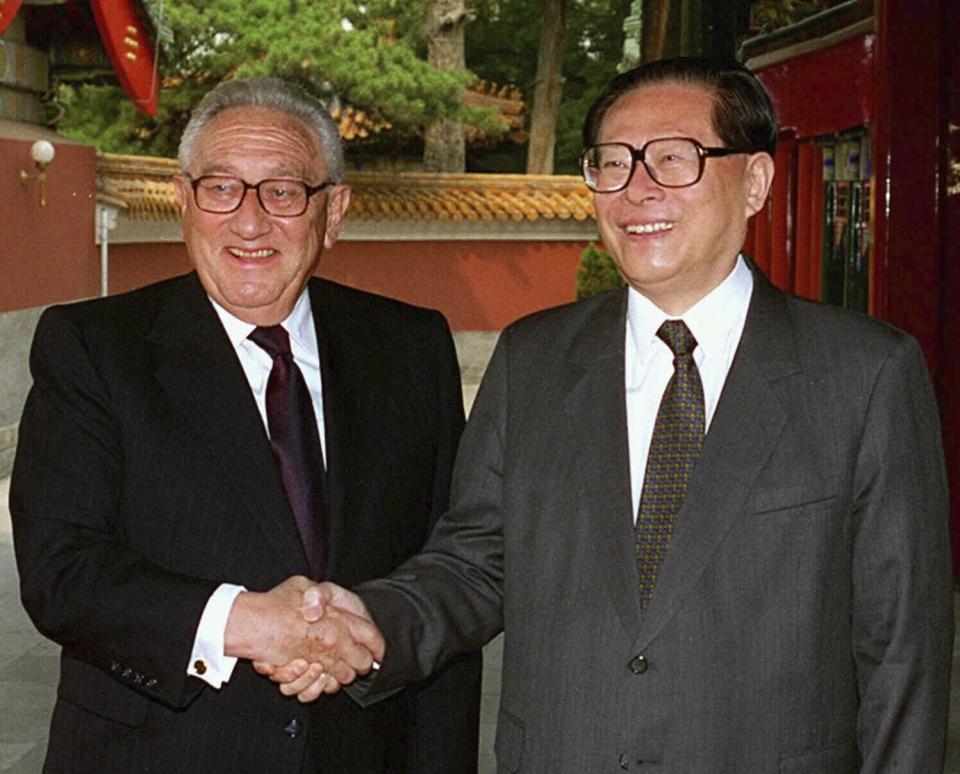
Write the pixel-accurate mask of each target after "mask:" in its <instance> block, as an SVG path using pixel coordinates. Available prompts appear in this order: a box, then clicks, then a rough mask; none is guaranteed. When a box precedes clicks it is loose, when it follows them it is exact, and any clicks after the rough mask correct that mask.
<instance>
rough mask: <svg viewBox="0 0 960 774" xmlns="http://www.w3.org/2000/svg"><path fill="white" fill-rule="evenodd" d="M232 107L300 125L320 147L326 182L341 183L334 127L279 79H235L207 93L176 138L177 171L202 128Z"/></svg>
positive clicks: (315, 104)
mask: <svg viewBox="0 0 960 774" xmlns="http://www.w3.org/2000/svg"><path fill="white" fill-rule="evenodd" d="M235 107H261V108H269V109H270V110H277V111H279V112H281V113H286V114H287V115H289V116H292V117H293V118H295V119H297V120H298V121H300V122H301V123H302V124H303V126H304V127H305V128H306V129H307V130H308V131H309V132H310V133H311V134H313V135H314V136H315V137H316V138H317V140H318V141H319V143H320V148H321V150H322V151H323V161H324V166H325V167H326V170H327V178H328V179H329V180H332V181H333V182H335V183H339V182H340V181H341V180H343V167H344V164H343V147H342V146H341V144H340V132H339V130H338V129H337V125H336V124H335V123H334V121H333V119H332V118H331V117H330V114H329V113H328V112H327V110H326V108H325V107H324V106H323V103H322V102H320V100H318V99H316V98H315V97H314V96H312V95H311V94H309V93H307V92H306V91H304V90H303V89H301V88H299V87H298V86H296V85H294V84H293V83H290V82H289V81H284V80H281V79H280V78H237V79H235V80H231V81H223V82H222V83H219V84H218V85H217V86H215V87H214V88H213V89H211V90H210V91H208V92H207V93H206V95H205V96H204V97H203V99H202V100H200V103H199V104H198V105H197V106H196V107H195V108H194V109H193V112H192V113H191V114H190V120H189V121H188V122H187V126H186V128H185V129H184V130H183V135H182V136H181V137H180V147H179V149H178V152H177V155H178V158H179V160H180V167H181V169H183V170H184V171H186V169H187V166H188V165H189V163H190V160H191V159H192V157H193V146H194V144H195V143H196V140H197V136H198V135H199V134H200V132H201V131H202V130H203V128H204V127H205V126H206V125H207V124H208V123H210V121H211V120H212V119H213V118H214V117H216V116H217V115H218V114H219V113H221V112H223V111H224V110H228V109H230V108H235Z"/></svg>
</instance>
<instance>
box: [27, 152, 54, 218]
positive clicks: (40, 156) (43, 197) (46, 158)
mask: <svg viewBox="0 0 960 774" xmlns="http://www.w3.org/2000/svg"><path fill="white" fill-rule="evenodd" d="M56 155H57V151H56V149H55V148H54V147H53V143H52V142H48V141H47V140H37V141H36V142H35V143H34V144H33V145H31V146H30V157H31V158H32V159H33V163H34V166H35V167H36V168H37V171H36V173H35V174H32V175H31V174H30V173H29V172H27V170H25V169H21V170H20V182H21V183H22V184H23V185H26V184H27V183H28V182H29V181H30V180H31V179H32V178H34V177H35V178H36V179H37V186H38V187H39V189H40V206H41V207H46V206H47V167H48V166H50V162H51V161H53V157H54V156H56Z"/></svg>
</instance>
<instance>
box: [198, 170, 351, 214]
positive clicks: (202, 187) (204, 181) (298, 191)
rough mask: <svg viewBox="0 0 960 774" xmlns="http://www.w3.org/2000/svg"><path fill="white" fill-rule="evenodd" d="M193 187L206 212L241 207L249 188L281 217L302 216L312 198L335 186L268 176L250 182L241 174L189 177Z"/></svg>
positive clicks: (272, 212) (263, 203)
mask: <svg viewBox="0 0 960 774" xmlns="http://www.w3.org/2000/svg"><path fill="white" fill-rule="evenodd" d="M187 180H189V181H190V185H191V187H192V188H193V198H194V201H196V203H197V207H199V208H200V209H201V210H203V211H204V212H213V213H216V214H218V215H225V214H227V213H229V212H233V211H234V210H237V209H239V208H240V205H241V204H242V203H243V197H244V196H246V195H247V191H250V190H253V191H256V193H257V201H258V202H260V206H261V207H263V209H264V210H265V211H266V212H267V213H268V214H269V215H276V216H278V217H282V218H295V217H297V216H298V215H303V213H305V212H306V211H307V206H308V205H309V204H310V197H311V196H313V195H314V194H315V193H319V192H320V191H323V190H326V189H327V188H329V187H330V186H332V185H334V183H333V181H332V180H327V181H325V182H323V183H320V185H307V184H306V183H305V182H303V181H302V180H294V179H289V178H269V179H267V180H261V181H260V182H259V183H248V182H247V181H246V180H241V179H240V178H239V177H229V176H226V175H203V176H202V177H198V178H196V179H193V178H191V177H189V176H187Z"/></svg>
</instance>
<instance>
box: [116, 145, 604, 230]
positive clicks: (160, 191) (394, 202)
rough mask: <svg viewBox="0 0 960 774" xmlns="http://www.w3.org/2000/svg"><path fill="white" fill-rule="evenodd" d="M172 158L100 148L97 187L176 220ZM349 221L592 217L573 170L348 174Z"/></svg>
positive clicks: (145, 216)
mask: <svg viewBox="0 0 960 774" xmlns="http://www.w3.org/2000/svg"><path fill="white" fill-rule="evenodd" d="M178 171H179V165H178V164H177V162H176V160H175V159H158V158H152V157H149V156H122V155H116V154H102V155H100V156H99V157H98V159H97V181H98V191H99V192H100V193H101V194H103V195H105V196H110V197H113V198H116V199H119V200H121V201H123V202H124V203H125V204H126V210H125V214H126V216H127V217H129V218H131V219H133V220H177V219H178V218H179V217H180V213H179V210H178V208H177V201H176V198H175V196H174V191H173V181H172V178H173V176H174V175H175V174H176V173H177V172H178ZM346 182H347V183H349V185H350V187H351V189H352V195H351V203H350V212H349V214H348V218H350V219H351V220H366V221H389V220H424V221H430V220H448V221H466V222H484V223H492V222H494V221H501V222H505V221H508V220H512V221H515V222H518V223H519V222H523V221H529V222H536V221H538V220H540V219H541V218H542V219H544V220H560V221H565V220H575V221H584V220H587V219H588V218H593V217H594V212H593V204H592V202H591V198H590V192H589V191H588V190H587V188H586V186H585V185H584V184H583V181H582V180H581V179H580V178H579V177H576V176H573V175H482V174H446V173H436V174H431V173H425V172H353V173H348V174H347V178H346Z"/></svg>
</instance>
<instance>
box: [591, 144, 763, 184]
mask: <svg viewBox="0 0 960 774" xmlns="http://www.w3.org/2000/svg"><path fill="white" fill-rule="evenodd" d="M754 152H755V151H753V150H747V149H746V148H706V147H704V146H703V145H701V144H700V143H699V142H697V141H696V140H694V139H693V138H691V137H660V138H657V139H656V140H650V141H649V142H646V143H644V144H643V147H641V148H639V149H638V148H634V147H633V146H632V145H630V144H628V143H625V142H601V143H599V144H597V145H591V146H590V147H589V148H587V149H585V150H584V151H583V153H582V154H580V172H581V174H582V175H583V179H584V181H585V182H586V184H587V188H589V189H590V190H591V191H594V192H595V193H614V192H615V191H622V190H623V189H624V188H626V187H627V186H628V185H629V184H630V181H631V180H632V179H633V173H634V172H635V171H636V169H637V162H638V161H639V162H641V163H642V164H643V166H644V168H645V169H646V170H647V174H648V175H650V177H651V178H652V179H653V181H654V182H655V183H657V184H658V185H661V186H663V187H664V188H686V187H687V186H691V185H696V184H697V183H699V182H700V178H702V177H703V167H704V165H705V164H706V161H707V159H708V158H710V157H712V156H732V155H734V154H737V153H754Z"/></svg>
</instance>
